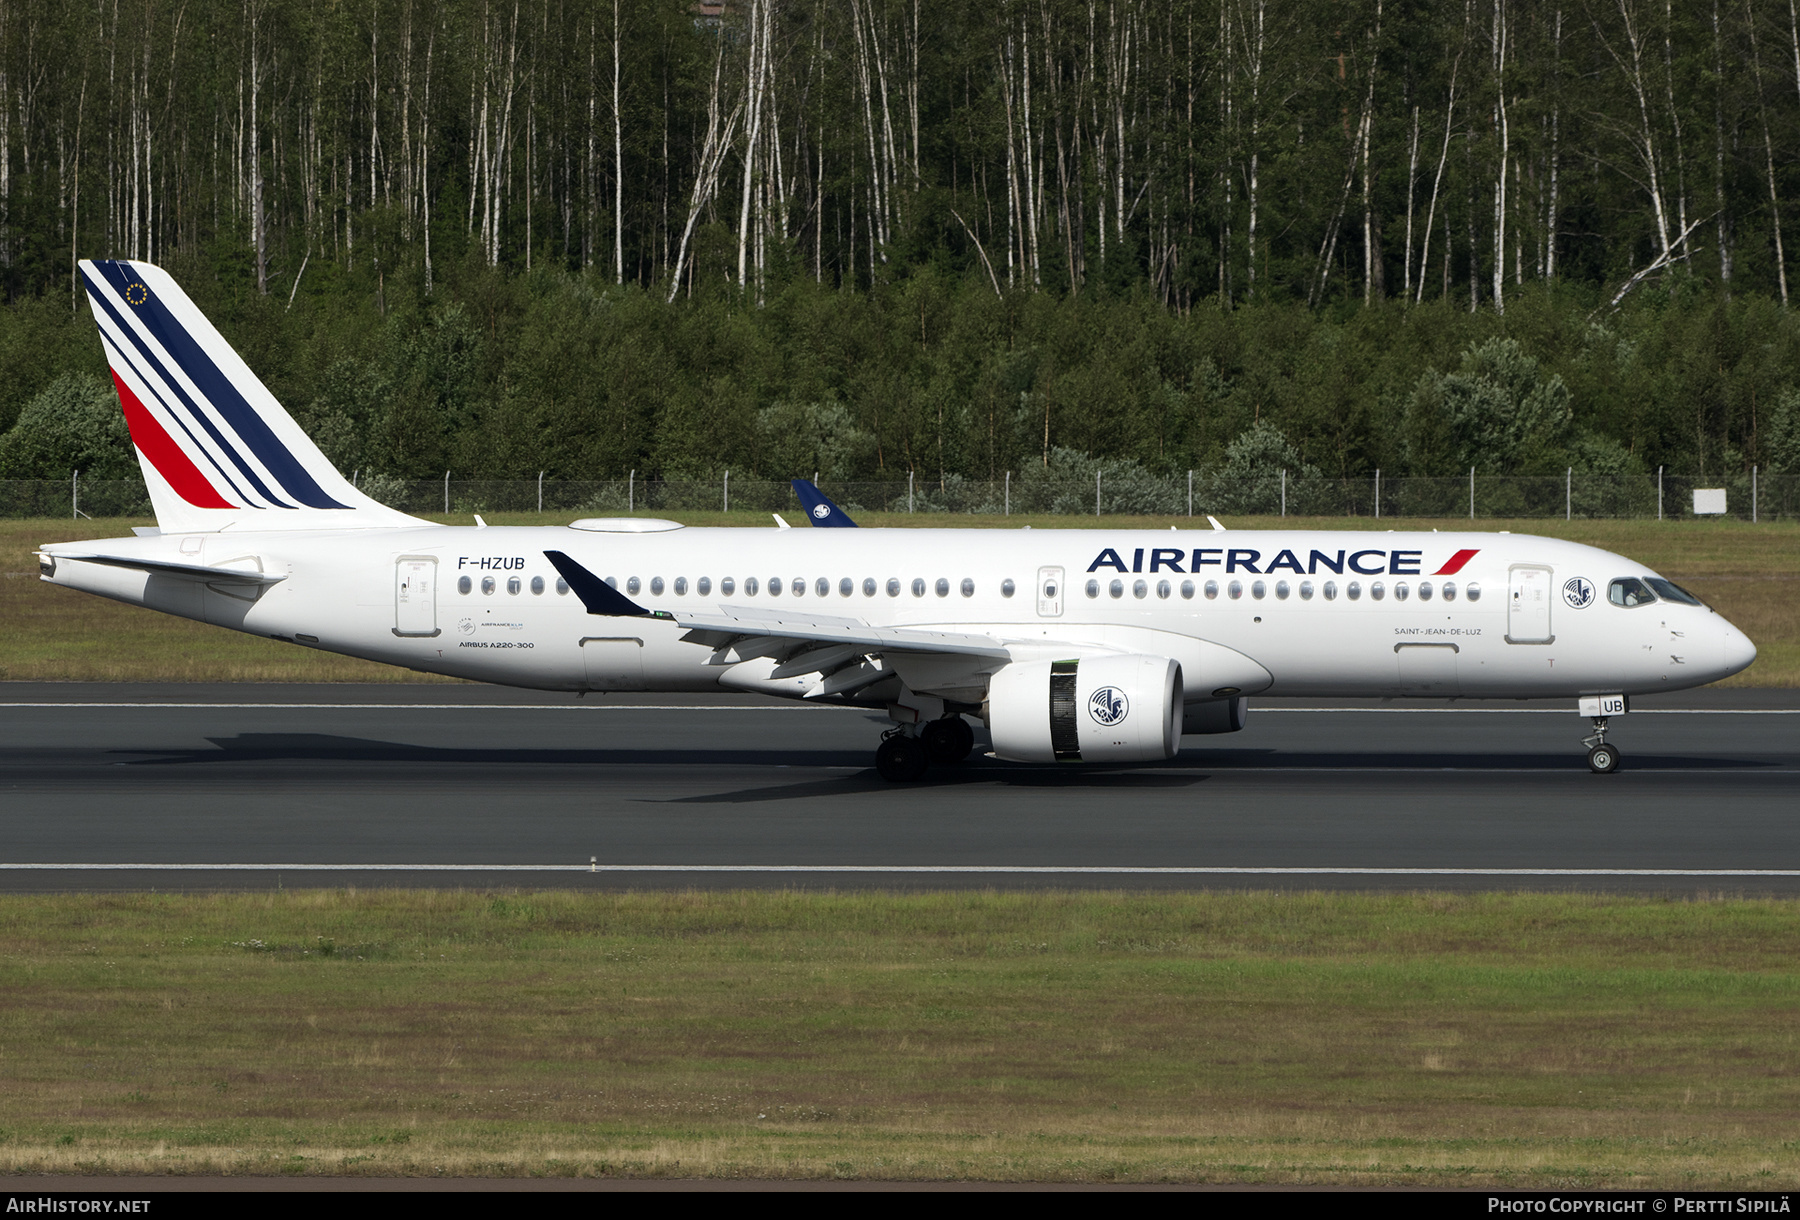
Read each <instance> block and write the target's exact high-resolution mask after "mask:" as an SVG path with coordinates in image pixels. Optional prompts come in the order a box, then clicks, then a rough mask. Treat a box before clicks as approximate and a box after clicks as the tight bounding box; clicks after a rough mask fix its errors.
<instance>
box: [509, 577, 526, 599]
mask: <svg viewBox="0 0 1800 1220" xmlns="http://www.w3.org/2000/svg"><path fill="white" fill-rule="evenodd" d="M506 591H507V592H508V593H510V594H512V595H513V596H514V597H517V596H518V595H519V594H520V593H522V592H524V591H525V582H524V581H522V580H520V579H519V578H518V577H517V576H508V577H507V578H506Z"/></svg>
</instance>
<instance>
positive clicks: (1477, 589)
mask: <svg viewBox="0 0 1800 1220" xmlns="http://www.w3.org/2000/svg"><path fill="white" fill-rule="evenodd" d="M1464 592H1466V593H1467V594H1468V595H1469V600H1470V601H1472V602H1478V601H1480V600H1481V586H1480V585H1478V584H1476V583H1475V582H1474V581H1472V580H1471V581H1470V582H1469V587H1468V588H1467V589H1466V590H1464Z"/></svg>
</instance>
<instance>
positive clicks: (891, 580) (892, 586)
mask: <svg viewBox="0 0 1800 1220" xmlns="http://www.w3.org/2000/svg"><path fill="white" fill-rule="evenodd" d="M887 595H888V596H889V597H899V596H900V578H899V577H898V576H890V577H888V581H887Z"/></svg>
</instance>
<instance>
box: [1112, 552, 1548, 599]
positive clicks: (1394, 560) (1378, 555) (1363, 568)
mask: <svg viewBox="0 0 1800 1220" xmlns="http://www.w3.org/2000/svg"><path fill="white" fill-rule="evenodd" d="M1146 554H1148V556H1149V565H1150V566H1149V567H1148V569H1146V568H1145V566H1144V563H1145V558H1144V557H1145V555H1146ZM1424 554H1425V552H1423V551H1386V550H1380V549H1371V550H1366V551H1310V552H1308V554H1307V557H1306V559H1305V561H1304V562H1303V561H1302V560H1301V558H1300V556H1299V554H1298V553H1297V552H1295V551H1293V550H1288V549H1284V550H1282V551H1280V552H1278V553H1277V554H1276V555H1275V557H1274V558H1273V559H1271V560H1269V561H1268V563H1267V564H1266V565H1264V563H1263V553H1262V552H1261V551H1259V550H1256V549H1255V548H1254V547H1217V546H1203V547H1195V548H1194V550H1193V552H1192V553H1191V554H1190V553H1189V552H1188V550H1187V549H1186V548H1183V547H1160V546H1159V547H1154V548H1145V547H1137V548H1135V549H1134V550H1133V551H1132V552H1131V563H1130V564H1127V563H1126V562H1125V558H1124V556H1123V555H1121V554H1120V553H1119V552H1118V551H1117V550H1115V549H1113V548H1112V547H1110V546H1109V547H1107V548H1106V549H1105V550H1103V551H1101V552H1100V554H1099V556H1098V557H1096V558H1095V560H1094V562H1093V563H1090V564H1089V565H1088V571H1090V572H1097V571H1099V570H1100V569H1101V568H1111V569H1112V570H1113V571H1115V572H1143V571H1146V570H1147V571H1149V572H1151V573H1152V574H1154V573H1157V572H1189V573H1198V572H1200V571H1202V570H1204V569H1206V568H1222V569H1224V570H1225V572H1226V573H1227V574H1230V573H1235V572H1249V573H1250V574H1251V575H1253V576H1264V575H1269V574H1272V573H1275V572H1293V573H1295V574H1297V575H1300V576H1316V575H1318V573H1319V572H1320V570H1321V569H1322V570H1324V571H1327V572H1332V573H1335V574H1336V575H1339V576H1342V575H1343V574H1344V572H1345V570H1346V569H1348V570H1349V571H1351V572H1354V573H1356V574H1357V575H1359V576H1381V575H1384V574H1385V575H1388V576H1424V575H1430V576H1455V575H1456V574H1457V573H1458V572H1460V571H1462V570H1463V565H1465V564H1467V563H1468V562H1469V560H1471V559H1473V558H1474V557H1475V555H1476V551H1475V550H1474V549H1470V550H1462V551H1458V552H1456V554H1454V555H1452V556H1450V558H1449V559H1448V560H1446V561H1445V563H1444V566H1443V567H1441V568H1439V569H1438V570H1437V571H1435V572H1430V573H1425V572H1421V571H1420V570H1419V565H1420V563H1421V557H1422V556H1423V555H1424ZM1571 604H1572V603H1571Z"/></svg>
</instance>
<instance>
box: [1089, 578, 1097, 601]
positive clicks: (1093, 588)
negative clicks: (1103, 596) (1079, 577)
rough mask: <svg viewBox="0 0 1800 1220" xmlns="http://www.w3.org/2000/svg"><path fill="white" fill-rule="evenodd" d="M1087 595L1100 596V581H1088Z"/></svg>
mask: <svg viewBox="0 0 1800 1220" xmlns="http://www.w3.org/2000/svg"><path fill="white" fill-rule="evenodd" d="M1087 595H1088V596H1089V597H1099V596H1100V582H1099V581H1097V580H1090V581H1088V582H1087Z"/></svg>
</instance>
